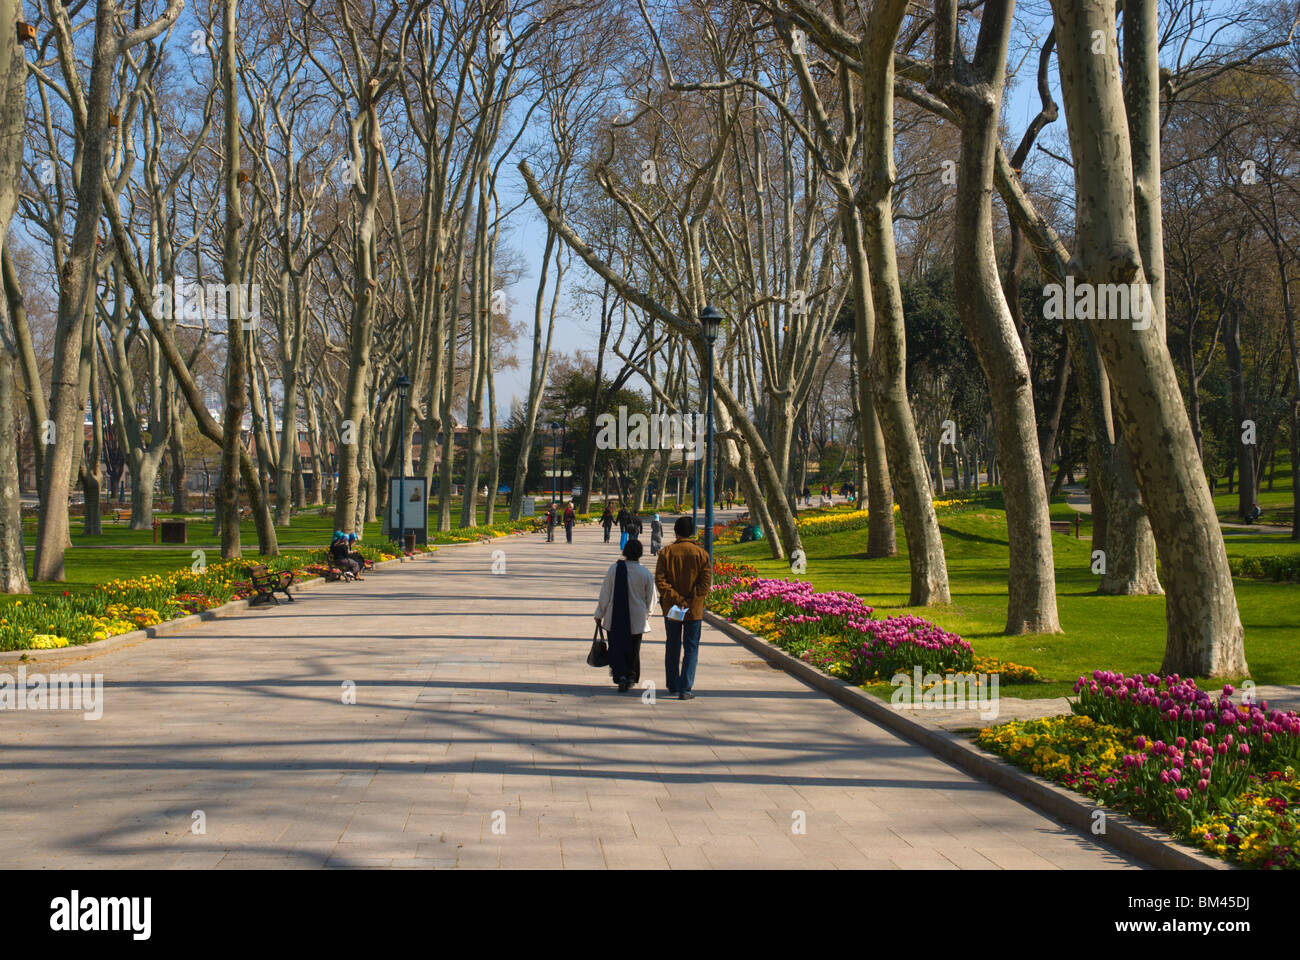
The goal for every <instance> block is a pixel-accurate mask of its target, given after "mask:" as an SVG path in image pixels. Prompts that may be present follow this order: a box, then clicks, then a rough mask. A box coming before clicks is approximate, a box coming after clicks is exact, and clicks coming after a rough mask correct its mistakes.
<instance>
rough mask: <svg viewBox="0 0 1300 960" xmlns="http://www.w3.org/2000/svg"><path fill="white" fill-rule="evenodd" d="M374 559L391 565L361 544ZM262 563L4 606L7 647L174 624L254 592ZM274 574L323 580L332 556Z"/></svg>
mask: <svg viewBox="0 0 1300 960" xmlns="http://www.w3.org/2000/svg"><path fill="white" fill-rule="evenodd" d="M353 549H355V550H357V551H358V552H360V553H361V554H362V555H363V556H365V557H366V558H367V559H369V560H374V561H381V560H391V559H392V558H393V556H394V555H393V554H390V553H387V552H385V551H384V550H383V549H382V548H378V547H372V546H367V545H363V544H356V545H355V546H354V548H353ZM254 562H263V558H258V560H214V561H212V562H211V563H208V564H207V565H206V566H203V567H201V568H198V569H196V568H194V567H188V566H187V567H182V568H181V569H179V570H175V571H173V572H172V573H169V574H166V575H162V574H149V575H146V576H142V577H133V578H130V579H122V580H110V581H108V582H106V583H101V584H97V585H96V586H94V587H93V588H91V589H89V590H86V591H84V592H77V593H73V592H71V591H68V590H65V591H64V592H63V595H62V596H59V597H27V598H24V599H21V600H15V601H14V602H13V603H11V604H9V605H8V606H7V607H5V608H4V609H3V613H4V616H3V618H0V650H48V649H54V648H58V647H64V646H69V645H71V646H78V645H80V644H85V643H93V642H94V641H96V640H105V639H107V638H109V637H115V636H118V635H119V634H123V633H129V632H131V631H132V630H140V629H142V628H144V627H151V626H154V625H156V624H159V623H162V622H164V621H167V620H175V619H178V618H180V617H185V616H189V615H190V614H192V613H198V612H200V611H202V610H210V609H211V608H213V607H216V606H220V605H221V604H223V603H227V602H229V601H231V600H237V599H240V598H244V597H251V596H253V595H254V593H255V591H254V590H253V586H252V583H251V582H250V580H249V579H248V568H249V566H251V565H252V563H254ZM264 562H265V563H266V565H267V566H268V567H269V568H270V569H271V570H273V571H275V572H280V571H284V570H292V571H293V572H294V575H295V576H296V577H297V578H298V579H300V580H306V579H310V578H312V577H315V576H318V575H319V574H320V572H321V571H322V570H323V569H324V568H325V564H326V551H325V550H324V548H322V549H320V550H314V551H303V550H299V551H290V552H287V553H283V554H281V555H280V556H278V557H268V558H265V559H264Z"/></svg>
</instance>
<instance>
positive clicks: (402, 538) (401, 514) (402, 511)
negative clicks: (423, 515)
mask: <svg viewBox="0 0 1300 960" xmlns="http://www.w3.org/2000/svg"><path fill="white" fill-rule="evenodd" d="M410 392H411V380H410V378H409V377H407V376H406V375H405V374H402V376H400V377H398V378H397V409H398V424H399V426H398V434H397V497H398V500H399V503H398V504H397V525H398V527H399V529H398V531H397V542H398V543H400V544H401V545H402V554H403V555H405V554H406V398H407V395H408V394H409V393H410Z"/></svg>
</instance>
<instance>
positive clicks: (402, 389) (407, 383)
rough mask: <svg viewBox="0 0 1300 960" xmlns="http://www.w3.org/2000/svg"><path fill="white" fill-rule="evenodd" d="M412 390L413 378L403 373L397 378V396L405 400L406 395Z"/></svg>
mask: <svg viewBox="0 0 1300 960" xmlns="http://www.w3.org/2000/svg"><path fill="white" fill-rule="evenodd" d="M410 392H411V378H410V377H408V376H407V375H406V374H402V375H401V376H400V377H398V378H397V396H398V397H399V398H400V399H401V400H402V401H403V402H405V400H406V395H407V394H408V393H410Z"/></svg>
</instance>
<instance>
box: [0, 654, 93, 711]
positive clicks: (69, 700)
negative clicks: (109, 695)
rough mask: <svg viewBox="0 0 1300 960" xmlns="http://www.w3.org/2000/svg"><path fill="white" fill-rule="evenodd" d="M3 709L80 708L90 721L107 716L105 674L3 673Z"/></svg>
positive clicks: (0, 690)
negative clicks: (105, 713) (105, 711)
mask: <svg viewBox="0 0 1300 960" xmlns="http://www.w3.org/2000/svg"><path fill="white" fill-rule="evenodd" d="M0 710H80V711H82V714H83V716H84V717H85V719H87V720H98V719H99V718H100V717H102V716H103V715H104V675H103V674H102V673H95V674H90V673H51V674H49V675H48V676H47V675H45V674H43V673H32V674H28V672H27V668H26V667H19V668H18V676H16V677H15V676H14V675H13V674H9V673H0Z"/></svg>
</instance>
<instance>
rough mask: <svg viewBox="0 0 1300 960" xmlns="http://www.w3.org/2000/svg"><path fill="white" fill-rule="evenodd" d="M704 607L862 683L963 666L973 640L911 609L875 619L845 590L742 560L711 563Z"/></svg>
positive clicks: (971, 663)
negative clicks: (819, 586)
mask: <svg viewBox="0 0 1300 960" xmlns="http://www.w3.org/2000/svg"><path fill="white" fill-rule="evenodd" d="M708 606H709V609H710V610H712V611H714V612H715V613H718V614H720V615H722V616H726V617H728V618H730V619H732V620H735V621H736V622H737V623H739V624H740V625H741V626H743V627H745V628H746V629H748V630H750V631H751V632H753V633H757V634H761V635H762V636H764V637H766V638H767V639H768V640H769V641H770V642H772V643H773V644H775V645H776V646H778V647H780V648H781V649H783V650H785V651H786V652H787V653H790V654H792V655H794V656H797V657H800V658H801V659H802V660H804V661H805V662H806V663H811V664H813V665H814V666H816V667H818V668H819V669H821V670H823V671H825V672H826V673H829V674H831V675H832V676H836V677H841V678H843V679H845V680H848V681H850V682H851V683H856V684H862V683H866V682H868V681H871V680H873V679H883V680H888V679H889V678H890V677H893V676H894V675H895V674H897V673H900V672H902V673H911V672H912V669H913V668H914V667H916V666H920V667H921V669H922V670H923V671H924V672H926V673H945V672H966V671H969V670H970V669H971V668H972V667H973V666H974V654H973V653H972V651H971V646H970V644H969V643H967V642H966V641H965V640H963V639H962V638H961V637H959V636H957V635H956V634H952V633H948V632H947V631H945V630H941V629H940V628H939V627H936V626H935V625H934V624H932V623H930V622H929V621H927V620H923V619H921V618H920V617H916V616H912V615H910V614H908V615H904V616H898V617H886V618H884V619H875V618H874V617H873V616H872V614H873V612H874V611H873V610H872V608H871V607H869V606H867V605H866V604H865V603H863V602H862V600H861V599H860V598H859V597H857V596H855V595H854V594H851V593H846V592H844V591H838V590H837V591H830V592H825V593H821V592H817V591H815V590H813V586H812V584H811V583H808V582H807V581H801V580H775V579H769V578H765V577H759V576H757V574H756V571H754V570H753V569H752V568H750V567H746V566H744V565H743V564H731V563H725V562H724V563H722V564H715V565H714V585H713V589H712V590H711V591H710V593H709V599H708Z"/></svg>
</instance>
